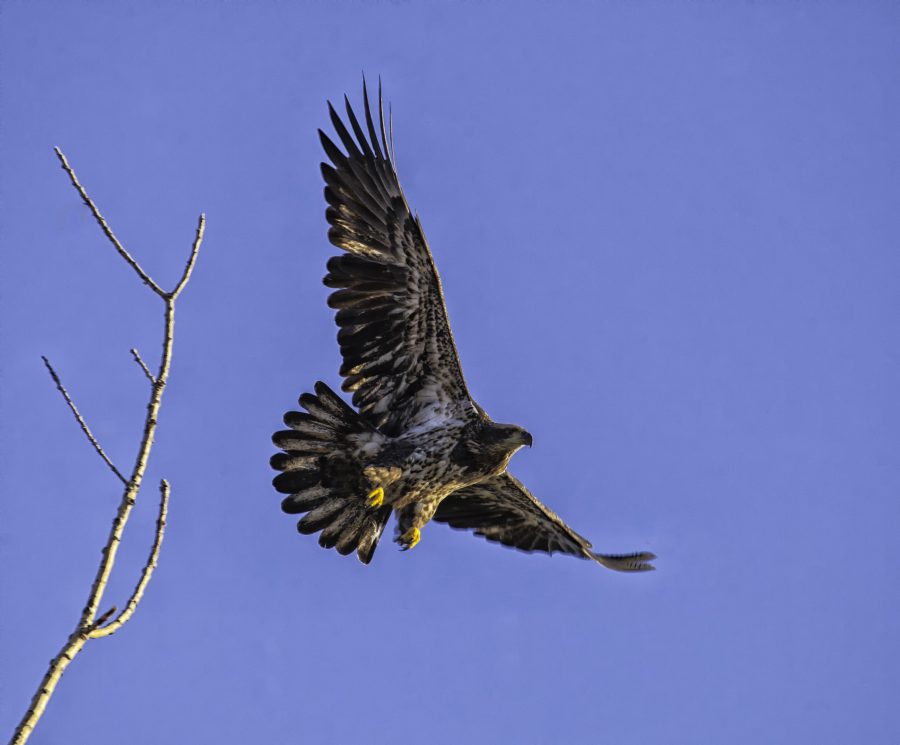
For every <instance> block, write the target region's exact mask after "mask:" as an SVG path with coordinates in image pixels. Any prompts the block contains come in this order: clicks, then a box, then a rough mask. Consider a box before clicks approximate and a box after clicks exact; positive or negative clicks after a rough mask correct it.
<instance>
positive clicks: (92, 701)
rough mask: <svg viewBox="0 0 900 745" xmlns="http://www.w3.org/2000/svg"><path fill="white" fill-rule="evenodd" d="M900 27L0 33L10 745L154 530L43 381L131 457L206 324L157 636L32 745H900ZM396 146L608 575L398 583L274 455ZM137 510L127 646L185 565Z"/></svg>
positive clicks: (3, 567)
mask: <svg viewBox="0 0 900 745" xmlns="http://www.w3.org/2000/svg"><path fill="white" fill-rule="evenodd" d="M898 32H900V6H898V5H897V4H896V3H890V2H869V3H838V2H824V3H812V2H787V1H785V2H743V3H738V2H728V3H724V2H723V3H705V2H672V3H653V2H635V3H623V2H604V3H568V4H565V5H562V6H560V5H554V4H550V3H531V4H528V3H516V4H513V3H511V2H510V3H503V2H489V3H441V4H438V3H418V2H406V3H404V2H397V3H373V2H352V3H351V2H346V3H324V2H317V3H284V2H269V3H264V2H256V3H250V2H233V3H213V2H178V3H175V2H168V3H155V4H152V5H151V4H138V3H112V2H99V1H97V2H75V3H61V2H59V3H49V2H42V1H41V0H35V1H33V2H28V3H24V2H10V1H7V2H5V3H3V4H2V5H0V128H2V129H0V159H2V169H0V241H2V246H3V250H2V273H0V309H2V317H0V332H2V338H3V347H2V357H0V377H2V383H3V385H2V386H0V406H2V416H0V445H2V447H0V492H2V495H3V496H2V503H0V511H2V514H0V596H2V597H3V612H2V616H0V670H2V673H0V731H3V732H7V731H9V732H11V730H12V728H13V726H14V725H15V723H16V722H17V721H18V718H19V717H20V715H21V713H22V711H23V709H24V707H25V706H26V704H27V701H28V698H29V697H30V695H31V694H32V692H33V690H34V687H35V685H36V684H37V682H38V680H39V679H40V676H41V675H42V673H43V672H44V670H45V665H46V662H47V660H48V659H49V658H50V656H51V655H52V654H54V653H55V652H56V650H57V648H58V646H59V644H60V643H61V642H62V640H63V639H64V638H65V636H66V635H67V634H68V633H69V631H70V630H71V627H72V625H73V623H74V621H75V619H76V618H77V614H78V613H79V611H80V609H81V607H82V605H83V603H84V599H85V594H86V591H87V588H88V586H89V584H90V580H91V578H92V576H93V572H94V569H95V566H96V562H97V560H98V557H99V553H98V552H99V548H100V546H101V545H102V543H103V540H104V538H105V536H106V533H107V530H108V526H109V521H110V519H111V516H112V513H113V511H114V507H115V505H116V503H117V499H118V494H117V489H116V483H115V482H114V480H113V478H112V477H111V475H110V474H109V473H108V472H107V471H106V470H104V468H103V466H102V464H101V463H100V462H99V460H98V459H97V458H96V456H95V455H94V454H93V453H92V452H91V451H90V448H89V446H88V445H87V444H86V443H85V442H84V441H83V440H82V439H81V436H80V434H79V433H78V431H77V429H76V427H75V425H74V422H73V421H72V420H71V416H70V415H69V413H68V412H67V411H66V410H65V408H64V406H63V404H62V402H61V401H60V400H58V395H57V393H56V392H55V391H54V389H53V387H52V385H51V383H50V381H49V379H48V378H47V376H46V374H45V372H44V370H43V368H42V365H41V363H40V355H42V354H46V355H48V356H49V357H50V358H51V360H52V361H53V362H54V363H55V364H56V366H57V368H58V370H59V372H60V374H61V375H62V376H63V380H64V381H65V382H66V383H67V385H68V386H69V388H70V391H71V392H72V394H73V396H74V397H75V398H76V401H77V402H78V404H79V405H80V407H81V408H82V410H83V412H84V413H85V415H86V416H87V418H88V419H89V421H90V423H91V425H92V426H93V428H94V430H95V432H96V433H97V435H98V437H99V438H100V439H101V440H102V442H103V443H104V444H105V445H106V447H107V449H108V451H109V452H110V454H111V456H112V457H113V458H114V459H115V460H116V461H118V462H119V463H120V465H121V466H122V467H123V468H125V467H127V466H128V465H130V462H131V460H132V458H133V455H134V452H135V448H136V444H137V436H138V432H139V427H140V422H141V419H142V416H143V407H144V404H145V393H146V390H145V386H144V381H143V379H142V377H141V375H140V372H139V370H138V369H137V368H136V367H135V365H134V363H133V362H132V361H131V359H130V357H129V354H128V349H129V348H130V347H132V346H137V347H139V348H140V349H141V351H142V352H143V353H144V355H145V357H148V358H150V357H152V356H153V355H154V354H155V352H156V350H157V348H158V343H159V338H160V320H161V317H160V311H161V308H160V304H159V301H158V300H157V299H156V298H155V297H153V296H152V295H151V294H150V293H149V292H146V291H145V290H144V289H143V288H142V287H141V286H140V284H139V282H138V281H137V280H136V279H135V277H134V276H133V275H132V274H131V273H130V270H129V269H128V268H127V267H125V266H124V265H123V264H122V263H121V262H120V260H118V259H117V257H115V256H114V255H113V253H112V250H111V248H110V247H109V245H108V244H106V243H105V241H104V239H103V238H102V236H101V235H100V233H99V231H98V230H97V228H96V226H95V225H94V224H93V222H92V221H91V220H90V217H89V215H88V213H87V210H86V209H85V208H84V206H83V205H82V204H81V203H80V202H79V200H78V198H77V196H76V195H75V193H74V192H73V191H72V189H71V187H70V186H69V184H68V183H67V181H66V179H65V175H64V174H63V173H62V171H60V170H59V168H58V165H57V163H56V161H55V158H54V156H53V153H52V147H53V146H54V145H58V146H60V147H61V148H62V149H63V150H64V152H65V153H66V154H67V155H68V157H69V159H70V161H71V162H72V164H73V165H74V166H75V168H76V169H77V171H78V173H79V175H80V177H81V179H82V181H83V183H84V184H85V185H86V186H87V188H88V189H89V191H90V193H91V194H92V196H93V197H94V199H95V200H96V201H97V203H98V204H99V206H100V208H101V209H102V210H103V211H104V213H105V214H106V216H107V218H108V219H109V221H110V222H111V224H112V226H113V228H114V229H115V230H116V231H117V232H118V234H119V236H120V237H121V238H122V240H123V241H124V242H125V243H126V245H127V246H128V247H129V248H130V249H131V250H132V252H133V253H134V254H135V256H136V257H137V258H138V259H139V260H140V261H141V262H142V263H143V264H144V266H145V267H146V268H147V269H148V271H150V272H151V273H152V274H153V276H154V277H155V278H156V279H157V280H158V281H160V282H161V283H163V284H166V285H170V284H171V283H172V282H174V280H175V279H176V277H177V276H178V273H179V272H180V270H181V267H182V265H183V261H184V259H185V258H186V255H187V251H188V248H189V246H190V242H191V238H192V234H193V229H194V225H195V221H196V217H197V215H198V213H199V212H200V211H204V212H206V214H207V218H208V227H207V238H206V243H205V246H204V248H203V253H202V255H201V257H200V261H199V264H198V267H197V270H196V273H195V275H194V279H193V281H192V284H191V285H190V286H189V287H188V289H187V291H186V293H185V295H184V296H183V298H182V300H181V303H180V306H179V319H178V328H177V333H176V342H175V345H176V349H175V361H174V367H173V372H172V381H171V384H170V388H169V390H168V391H167V393H166V400H165V402H164V406H163V412H162V416H161V423H160V429H159V433H158V443H157V446H156V449H155V450H154V452H153V456H152V461H151V468H150V473H149V478H150V480H151V481H150V483H151V484H152V483H153V481H155V480H156V479H158V478H160V477H162V476H166V477H167V478H169V479H170V480H171V482H172V488H173V493H172V504H171V510H170V526H169V531H168V534H167V538H166V543H165V545H164V547H163V552H162V558H161V563H160V566H159V569H158V571H157V573H156V575H155V577H154V580H153V582H152V584H151V586H150V588H149V590H148V592H147V595H146V598H145V601H144V603H143V604H142V606H141V607H140V608H139V609H138V612H137V614H136V615H135V617H134V619H133V621H132V622H131V623H130V624H129V625H128V626H126V627H125V628H124V629H123V630H122V631H121V632H120V633H118V634H117V635H115V636H113V637H111V638H109V639H106V640H101V641H98V642H95V643H92V644H91V645H89V646H88V648H87V649H86V651H85V652H84V653H83V654H82V656H80V657H79V658H78V659H76V661H75V662H74V664H73V665H72V666H71V667H70V668H69V671H68V672H67V673H66V675H65V677H64V679H63V681H62V683H61V685H60V687H59V689H58V691H57V694H56V696H55V698H54V699H53V701H52V703H51V705H50V708H49V710H48V713H47V714H46V716H45V717H44V719H43V721H42V722H41V723H40V725H39V729H38V730H37V732H36V733H35V735H34V737H33V740H32V742H34V743H56V742H88V741H89V742H93V743H97V745H100V744H101V743H105V742H117V741H120V740H121V738H122V737H123V736H126V737H127V739H128V741H129V742H131V743H135V745H142V744H143V743H158V742H166V741H174V742H198V743H205V742H215V743H245V742H257V741H267V742H276V743H283V742H284V743H287V742H292V743H293V742H304V741H305V742H322V741H327V742H336V743H345V742H346V743H349V742H358V741H366V742H372V743H388V742H396V741H398V740H400V741H403V740H406V741H409V740H411V739H413V738H415V739H419V740H421V741H425V742H429V743H434V744H436V745H437V744H442V743H458V742H460V741H466V742H485V743H487V742H521V743H558V742H615V743H619V744H621V745H631V744H643V743H667V744H672V745H681V744H685V745H689V744H694V743H700V742H727V743H732V744H734V745H744V744H747V745H750V744H752V745H756V744H758V743H761V742H765V743H791V744H792V745H796V744H798V743H816V744H817V745H822V744H827V743H841V744H845V743H849V742H867V743H878V744H880V743H885V744H887V743H896V742H898V741H900V713H898V711H897V708H896V692H897V690H898V689H900V641H898V639H900V637H898V634H897V617H898V613H900V594H898V591H897V587H898V586H900V541H898V538H897V535H898V528H900V500H898V489H900V457H898V455H900V454H898V442H900V431H898V429H900V425H898V422H900V397H898V395H897V387H896V385H897V380H898V374H900V369H898V368H900V356H898V347H897V335H896V322H897V318H898V310H900V307H898V306H900V301H898V292H897V277H898V276H900V250H898V247H900V241H898V236H900V211H898V209H897V204H898V198H900V175H898V174H900V87H898V82H900V80H898V78H900V45H898V44H897V38H898ZM362 71H365V72H366V73H367V74H368V75H370V76H372V77H374V76H376V75H378V74H381V76H382V78H383V80H384V84H385V91H386V96H387V98H389V99H390V101H391V102H392V104H393V112H394V133H395V142H396V151H397V158H398V166H399V173H400V177H401V181H402V183H403V185H404V189H405V191H406V194H407V196H408V198H409V200H410V202H411V204H412V205H413V206H414V208H415V209H416V210H417V211H418V212H419V214H420V216H421V218H422V222H423V225H424V228H425V231H426V234H427V236H428V238H429V241H430V243H431V246H432V249H433V252H434V255H435V259H436V261H437V264H438V267H439V270H440V272H441V275H442V278H443V282H444V288H445V292H446V295H447V304H448V307H449V313H450V318H451V322H452V324H453V329H454V332H455V336H456V340H457V344H458V347H459V351H460V356H461V359H462V363H463V367H464V370H465V372H466V375H467V378H468V381H469V384H470V388H471V390H472V392H473V394H474V396H475V397H476V398H477V400H478V401H479V402H480V403H481V405H482V406H484V408H485V409H486V410H487V411H488V413H490V414H491V415H492V416H493V417H494V418H496V419H498V420H501V421H512V422H517V423H519V424H521V425H522V426H524V427H526V428H527V429H528V430H529V431H531V432H532V433H533V435H534V440H535V447H534V448H533V449H532V450H530V451H524V452H520V453H519V454H518V455H516V456H515V458H514V460H513V465H512V470H513V472H514V473H515V474H516V475H517V476H519V477H520V478H521V479H522V480H524V481H525V482H526V483H527V484H528V485H529V486H530V487H531V489H532V490H533V491H534V492H535V493H536V494H537V495H538V496H539V497H540V498H542V499H544V500H545V501H546V502H547V503H549V504H550V505H551V506H552V507H553V508H554V509H555V510H557V511H558V512H559V513H560V514H561V515H562V516H563V517H564V518H566V519H567V520H568V521H569V522H570V523H571V524H572V525H573V526H574V527H575V529H576V530H578V531H579V532H581V533H583V534H585V535H586V536H588V537H589V538H590V539H591V540H593V542H594V544H595V546H596V547H598V548H599V549H600V550H603V551H624V550H634V549H644V548H647V549H651V550H653V551H655V552H656V553H657V554H659V557H660V558H659V560H658V562H657V565H658V571H657V572H655V573H652V574H648V575H642V576H627V575H619V574H614V573H612V572H607V571H605V570H603V569H601V568H599V567H596V566H592V565H589V564H588V563H587V562H580V561H577V560H574V559H571V558H567V557H554V558H552V559H548V558H546V557H542V556H529V555H525V554H520V553H517V552H514V551H510V550H506V549H503V548H501V547H498V546H494V545H489V544H487V543H485V542H483V541H481V540H479V539H476V538H472V537H471V536H469V535H466V534H464V533H457V532H454V531H451V530H449V529H447V528H446V527H445V526H440V525H432V526H429V527H428V528H426V530H425V531H424V532H423V540H422V543H421V544H420V545H419V546H418V547H417V548H416V549H415V550H414V551H411V552H408V553H400V552H399V551H397V550H396V546H394V545H393V544H391V543H390V542H389V541H385V542H384V543H383V544H382V545H381V547H380V548H379V550H378V552H377V553H376V556H375V560H374V562H373V563H372V565H370V566H369V567H364V566H362V565H361V564H359V563H358V562H357V561H356V560H355V559H353V558H350V557H348V558H342V557H340V556H338V555H337V554H336V553H335V552H333V551H324V550H322V549H320V548H319V547H318V546H317V545H316V542H315V540H314V539H313V538H310V537H302V536H298V535H297V533H296V531H295V529H294V521H293V520H292V518H290V517H289V516H286V515H283V514H281V513H280V510H279V501H280V498H279V496H278V495H277V494H276V493H275V492H274V491H273V490H272V488H271V486H270V480H271V476H272V473H271V472H270V470H269V468H268V464H267V461H268V457H269V455H270V454H271V452H272V446H271V445H270V441H269V438H270V435H271V432H272V431H273V430H275V429H277V428H279V426H280V419H281V415H282V413H283V412H284V411H285V410H287V409H290V408H293V407H294V405H295V402H296V398H297V396H298V395H299V394H300V393H301V392H303V391H306V390H309V389H310V388H311V386H312V384H313V382H314V381H315V380H316V379H319V378H322V379H324V380H326V381H327V382H329V383H330V384H332V385H333V386H337V385H338V383H339V380H338V378H337V369H338V366H339V358H338V349H337V345H336V344H335V342H334V336H335V332H336V329H335V327H334V325H333V320H332V316H331V311H329V309H328V308H327V307H326V305H325V298H326V295H327V290H326V288H324V287H323V286H322V285H321V284H320V279H321V276H322V275H323V273H324V265H325V261H326V259H327V257H328V256H329V255H331V252H332V249H331V247H330V246H329V245H328V243H327V241H326V237H325V233H326V224H325V220H324V207H325V205H324V200H323V198H322V182H321V177H320V175H319V172H318V163H319V161H320V160H321V158H322V155H321V152H320V148H319V144H318V140H317V137H316V134H315V133H316V128H317V127H324V126H325V125H326V124H327V114H326V108H325V100H326V99H327V98H331V99H333V100H334V99H336V100H339V99H340V97H341V96H342V94H343V93H345V92H346V93H348V94H350V96H351V98H352V100H353V101H355V102H358V101H359V100H360V98H359V96H360V94H361V72H362ZM155 506H156V493H155V490H154V489H152V488H151V489H148V490H147V491H145V493H143V494H142V497H141V500H140V501H139V503H138V505H137V508H136V511H135V513H134V517H133V520H132V522H131V524H130V525H129V529H128V532H127V534H126V540H125V544H124V547H123V551H122V554H121V561H120V563H119V565H118V567H117V571H116V574H115V575H114V578H113V582H112V583H111V586H110V590H109V592H108V595H107V601H108V602H109V603H113V602H119V603H121V602H122V599H123V598H124V597H127V594H128V592H129V589H130V587H131V586H132V584H133V582H134V577H135V575H136V572H137V571H138V569H139V567H140V566H141V563H142V561H143V559H144V556H145V554H146V551H147V546H148V545H149V542H150V539H151V534H152V526H153V521H154V519H155Z"/></svg>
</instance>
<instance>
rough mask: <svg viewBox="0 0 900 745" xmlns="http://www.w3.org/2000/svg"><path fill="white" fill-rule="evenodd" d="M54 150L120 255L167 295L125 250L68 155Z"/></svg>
mask: <svg viewBox="0 0 900 745" xmlns="http://www.w3.org/2000/svg"><path fill="white" fill-rule="evenodd" d="M53 151H54V152H55V153H56V157H57V158H59V162H60V163H61V164H62V167H63V170H64V171H65V172H66V173H68V174H69V179H70V180H71V181H72V186H74V187H75V189H76V190H77V191H78V193H79V194H80V195H81V198H82V199H83V200H84V203H85V204H86V205H87V206H88V207H89V208H90V210H91V212H92V213H93V215H94V219H95V220H96V221H97V222H98V223H99V224H100V229H101V230H103V233H104V234H105V235H106V237H107V238H109V241H110V243H112V244H113V246H115V248H116V251H118V252H119V255H120V256H121V257H122V258H123V259H125V261H126V262H128V265H129V266H130V267H131V268H132V269H134V271H136V272H137V274H138V276H139V277H140V278H141V279H142V280H143V281H144V283H145V284H146V285H148V286H149V287H150V289H151V290H153V292H155V293H156V294H157V295H159V296H160V297H164V296H165V294H166V293H165V292H164V291H163V289H162V288H161V287H160V286H159V285H158V284H156V282H154V281H153V280H152V279H150V275H148V274H147V272H145V271H144V270H143V269H142V268H141V265H140V264H138V263H137V262H136V261H135V260H134V258H132V256H131V254H130V253H128V251H126V250H125V247H124V246H123V245H122V244H121V243H119V239H118V238H116V236H115V233H113V232H112V228H110V227H109V225H107V224H106V220H104V219H103V215H101V214H100V210H98V209H97V206H96V205H95V204H94V202H93V200H92V199H91V198H90V197H89V196H88V195H87V192H86V191H85V190H84V187H83V186H82V185H81V184H80V183H79V181H78V177H77V176H76V175H75V171H74V170H72V167H71V166H70V165H69V161H67V160H66V156H65V155H63V153H62V150H60V149H59V148H58V147H55V148H53Z"/></svg>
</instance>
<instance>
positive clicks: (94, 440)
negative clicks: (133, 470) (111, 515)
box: [41, 357, 128, 484]
mask: <svg viewBox="0 0 900 745" xmlns="http://www.w3.org/2000/svg"><path fill="white" fill-rule="evenodd" d="M41 359H42V360H43V361H44V365H45V366H46V368H47V371H48V372H49V373H50V377H51V378H53V382H54V383H56V390H58V391H59V392H60V393H61V394H62V397H63V398H64V399H65V400H66V404H67V405H68V407H69V410H70V411H71V412H72V413H73V414H74V415H75V419H77V420H78V425H79V426H80V427H81V431H82V432H84V436H85V437H87V438H88V440H89V441H90V443H91V445H93V446H94V450H96V451H97V455H99V456H100V457H101V458H103V462H104V463H106V465H108V466H109V468H110V470H111V471H112V472H113V473H114V474H116V476H118V477H119V481H121V482H122V483H123V484H127V483H128V479H126V478H125V477H124V476H123V475H122V474H121V473H120V471H119V469H118V468H116V467H115V465H114V464H113V462H112V461H111V460H110V459H109V456H107V455H106V453H105V452H104V451H103V448H102V447H100V443H99V442H97V438H96V437H94V435H93V433H92V432H91V430H90V427H88V426H87V422H85V421H84V417H83V416H81V414H80V413H79V411H78V408H77V407H76V406H75V402H74V401H72V399H71V397H70V396H69V392H68V391H67V390H66V388H65V386H64V385H63V384H62V382H61V381H60V379H59V375H57V374H56V370H54V369H53V365H51V364H50V360H48V359H47V358H46V357H41Z"/></svg>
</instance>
